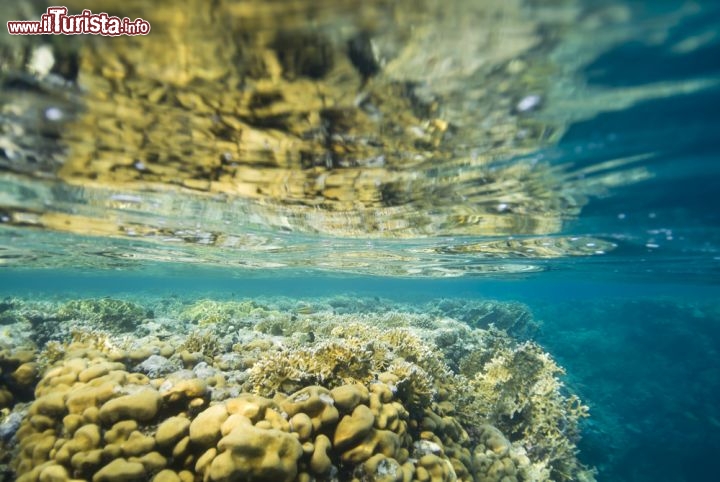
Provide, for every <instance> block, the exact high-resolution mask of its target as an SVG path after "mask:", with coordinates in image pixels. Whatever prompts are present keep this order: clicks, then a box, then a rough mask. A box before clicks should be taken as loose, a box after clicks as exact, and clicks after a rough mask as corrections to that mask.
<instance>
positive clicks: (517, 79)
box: [0, 0, 708, 276]
mask: <svg viewBox="0 0 720 482" xmlns="http://www.w3.org/2000/svg"><path fill="white" fill-rule="evenodd" d="M100 5H101V7H100ZM100 5H98V6H94V7H93V8H94V11H95V10H97V11H100V8H102V10H103V11H107V12H108V13H111V14H115V15H119V16H120V17H123V16H127V17H129V18H137V17H142V18H144V19H146V20H148V21H149V22H150V23H151V25H152V31H151V33H150V35H148V36H141V37H116V38H101V37H91V36H78V37H73V38H70V37H61V36H54V37H52V38H45V37H43V38H41V37H37V38H35V37H12V38H11V37H10V36H8V35H5V36H3V37H2V44H1V45H0V47H1V48H2V50H1V53H2V58H1V59H0V66H1V67H2V89H1V90H0V109H1V110H0V127H1V129H2V131H1V134H0V148H1V149H2V153H3V156H0V168H2V171H1V172H0V185H2V195H1V197H0V210H2V221H3V222H4V225H5V227H4V228H3V230H2V231H0V235H1V236H2V238H0V239H2V241H0V243H2V248H3V251H2V252H3V253H4V254H3V258H2V260H3V263H4V264H6V265H28V264H32V265H40V266H47V265H52V266H57V265H91V266H129V265H132V263H133V261H135V260H172V261H178V260H179V261H188V262H199V263H207V264H230V265H237V266H246V267H320V268H327V269H340V270H345V271H348V270H350V271H359V272H367V273H375V274H397V275H430V276H458V275H462V274H466V273H478V272H486V271H490V272H493V271H532V270H536V269H541V267H540V265H538V264H536V263H534V262H533V261H537V260H542V259H545V258H555V257H567V256H599V255H602V254H604V253H606V252H608V251H611V250H612V249H613V247H614V244H613V242H612V241H609V240H604V239H599V238H598V239H596V238H592V237H585V236H572V235H568V233H566V232H564V227H565V226H566V225H567V223H568V221H571V220H573V219H575V218H576V217H577V216H578V215H579V214H580V212H581V209H582V208H583V206H584V205H585V204H586V203H587V200H588V198H589V197H590V196H593V195H599V194H605V193H607V192H608V189H609V188H613V187H615V186H620V185H625V184H628V183H631V182H638V181H641V180H644V179H648V178H650V177H651V175H652V173H651V172H650V171H649V170H648V169H647V167H646V165H645V163H644V162H645V161H646V160H647V159H650V158H652V152H649V151H648V152H643V153H642V154H640V155H635V156H624V155H615V154H613V153H612V152H611V151H608V152H605V153H603V154H601V155H599V156H597V157H596V158H595V159H594V160H593V162H592V163H590V164H587V163H586V164H585V165H580V164H573V163H571V162H569V161H568V155H567V154H568V153H567V152H565V151H563V150H558V149H556V146H557V143H558V141H559V140H560V139H561V138H562V136H563V134H564V132H565V131H566V129H567V127H568V125H570V123H571V122H572V121H573V120H578V119H584V118H588V117H591V116H592V115H594V114H596V113H597V112H599V111H601V110H604V109H621V108H624V107H627V106H629V105H633V103H634V102H636V101H638V100H641V99H647V98H653V97H661V96H668V95H673V94H674V93H676V92H689V91H694V90H697V89H701V88H705V87H706V86H707V85H708V82H707V81H703V80H702V79H689V80H687V79H686V80H685V81H683V82H676V83H672V82H671V83H665V84H662V85H652V86H647V87H646V88H638V87H633V88H627V89H614V90H605V91H597V92H593V91H591V90H589V89H586V88H584V87H583V86H582V82H583V80H582V78H581V76H580V74H579V73H578V72H577V69H579V68H580V67H581V66H583V65H584V64H586V63H588V62H590V61H591V60H593V59H594V58H596V57H597V56H598V55H600V54H601V53H602V52H603V50H605V49H608V48H610V47H611V46H613V45H615V44H617V43H618V42H620V41H624V40H627V37H628V35H630V32H629V30H628V28H627V27H628V25H630V24H631V22H632V12H631V11H630V9H629V8H628V7H624V6H620V5H609V6H608V5H605V6H602V7H591V6H589V5H581V4H578V3H577V2H572V1H557V2H550V3H549V4H548V2H535V1H530V0H528V1H525V2H522V1H499V0H498V1H486V2H471V1H467V0H451V1H442V2H441V1H434V0H426V1H422V2H416V1H413V2H410V1H401V2H388V1H380V0H375V1H369V2H362V3H361V4H359V3H358V2H355V1H341V2H330V1H320V2H309V1H274V2H261V1H220V2H204V1H199V0H186V1H185V2H182V6H181V5H179V4H178V3H177V2H170V1H161V2H153V3H148V2H141V1H123V2H115V1H105V2H100ZM46 7H47V5H44V4H42V2H25V3H18V4H13V5H12V8H8V9H6V10H7V11H6V12H5V13H4V14H3V15H4V16H6V17H7V19H21V18H30V19H34V18H39V14H40V13H41V12H44V9H45V8H46ZM68 7H69V8H70V10H71V12H73V9H76V10H77V11H80V10H81V9H82V8H87V5H86V4H85V3H83V2H81V1H78V0H72V1H70V2H69V3H68ZM690 13H692V12H690V11H688V12H685V11H684V10H683V9H680V10H678V11H676V12H673V13H672V14H668V15H666V16H665V17H663V18H662V19H660V20H658V21H657V22H656V25H655V27H654V28H656V29H658V30H662V28H664V26H665V25H666V24H667V25H671V24H672V23H673V22H676V21H678V19H679V18H682V17H683V16H684V15H689V14H690ZM601 34H602V35H601ZM593 36H596V38H598V40H597V41H591V40H590V39H591V38H593ZM688 45H689V44H688ZM688 48H689V47H688ZM691 50H692V49H691ZM579 99H582V102H581V101H579ZM602 147H603V146H602V145H600V146H599V147H598V146H597V145H596V146H595V149H601V150H602ZM575 148H576V151H575V152H576V153H577V152H578V151H577V149H586V150H587V149H591V150H592V148H593V146H592V145H590V146H588V145H579V146H576V147H575ZM571 153H572V152H571ZM508 236H510V238H508ZM391 238H392V239H393V240H394V241H391V240H390V239H391ZM398 238H402V239H403V241H399V240H398ZM70 247H72V249H68V248H70ZM98 255H100V256H98ZM458 255H461V256H458Z"/></svg>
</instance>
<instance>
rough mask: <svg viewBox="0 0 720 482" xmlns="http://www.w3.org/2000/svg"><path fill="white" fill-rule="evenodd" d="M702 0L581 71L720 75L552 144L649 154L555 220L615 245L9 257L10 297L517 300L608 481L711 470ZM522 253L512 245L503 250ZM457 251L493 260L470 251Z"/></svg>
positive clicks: (593, 83) (566, 156)
mask: <svg viewBox="0 0 720 482" xmlns="http://www.w3.org/2000/svg"><path fill="white" fill-rule="evenodd" d="M626 3H627V4H628V5H629V6H630V8H631V9H633V10H634V11H635V12H636V15H638V16H639V18H640V19H644V20H643V21H641V22H640V23H638V28H639V29H640V30H641V27H645V26H647V25H648V24H650V23H652V20H653V19H654V18H656V17H659V16H661V15H663V14H665V13H668V12H672V11H674V9H677V8H679V6H681V5H683V4H684V2H679V1H677V2H676V1H660V2H626ZM697 4H698V5H699V7H698V13H697V14H696V15H689V16H686V17H684V18H683V19H682V20H681V21H679V22H678V24H677V25H675V26H674V27H673V28H671V29H670V30H669V31H668V32H667V35H665V36H664V37H663V38H660V39H654V40H653V41H652V42H651V41H646V39H643V38H642V37H641V36H638V38H636V39H635V40H633V41H630V42H627V43H623V44H621V45H618V46H615V47H612V48H610V49H609V50H607V51H605V52H603V53H602V54H601V55H599V56H598V57H597V58H596V59H594V60H593V61H592V62H590V63H589V64H587V65H586V66H585V67H584V68H583V69H582V70H581V71H580V73H579V75H581V76H582V77H583V78H584V79H586V83H587V85H588V86H589V87H593V88H602V89H608V90H610V91H612V90H613V89H623V88H633V87H639V86H647V85H650V84H657V83H662V82H679V81H683V80H690V79H700V78H702V79H712V80H713V82H714V83H711V84H709V86H708V87H705V88H702V89H699V90H695V91H692V92H686V93H683V92H680V93H675V94H673V95H669V96H661V97H656V98H652V99H647V100H642V101H639V102H636V103H634V104H633V105H631V106H629V107H625V108H621V109H617V110H610V111H608V112H601V113H598V114H596V115H594V116H592V117H591V118H589V119H584V120H580V121H577V122H574V123H573V124H572V125H571V126H570V128H569V129H568V130H567V132H566V133H565V134H564V135H563V137H562V138H561V139H560V141H559V142H558V143H557V144H556V145H553V146H550V147H548V148H546V149H545V150H544V151H543V153H544V156H545V157H546V158H547V159H550V160H551V162H553V163H557V164H562V163H563V162H572V163H573V164H574V166H575V167H577V168H578V169H579V168H582V167H586V166H593V165H596V164H598V163H599V162H602V161H605V160H608V159H613V158H620V157H629V156H633V155H639V154H646V153H648V152H651V153H652V156H651V157H650V158H648V159H647V160H645V161H642V162H641V163H640V165H641V166H642V167H643V168H645V169H647V170H648V171H649V172H651V173H652V177H650V178H649V179H646V180H643V181H641V182H639V183H632V184H628V185H623V186H619V187H613V188H611V189H609V190H608V191H607V192H604V193H602V194H599V195H595V196H593V197H592V198H591V199H590V201H589V202H588V204H587V205H586V206H585V207H584V208H583V210H582V213H581V214H580V215H579V216H578V217H577V218H575V219H569V220H568V221H567V222H566V223H565V224H564V226H563V229H562V232H561V233H557V234H558V235H567V236H592V237H596V238H598V239H602V240H607V241H610V242H612V243H615V244H616V245H617V247H616V249H614V250H613V251H611V252H609V253H607V254H604V255H602V256H598V257H572V256H566V257H559V258H553V259H533V260H531V261H532V265H533V266H534V267H536V268H538V269H534V270H531V271H528V272H521V273H505V274H499V275H496V276H472V275H471V276H465V277H462V278H458V279H411V278H409V277H390V276H374V277H367V276H361V275H351V274H344V273H342V272H327V271H316V270H313V269H312V268H310V267H309V268H307V269H304V268H302V267H301V268H293V269H290V268H288V269H281V270H276V271H273V270H261V271H258V270H251V271H239V270H236V269H224V268H222V267H217V266H202V265H192V264H182V263H178V264H171V263H166V264H150V263H145V264H142V263H140V264H138V265H136V266H132V267H130V268H129V269H128V267H127V266H124V265H123V266H122V269H118V270H115V271H113V270H107V269H105V270H99V271H95V270H93V269H91V268H82V269H71V268H67V269H37V270H32V269H23V267H13V268H6V269H4V270H2V271H0V296H11V295H21V296H54V295H59V294H68V293H70V294H77V293H82V295H83V296H88V297H90V296H115V297H122V296H123V295H132V294H137V293H145V294H152V295H157V296H170V295H177V296H183V295H185V296H193V297H200V296H213V297H218V298H248V297H253V296H267V295H270V296H272V295H282V296H289V297H297V298H301V299H302V298H309V297H319V296H332V295H347V294H352V295H357V296H364V297H376V296H377V297H381V298H384V299H389V300H397V301H401V302H417V303H425V302H427V301H430V300H433V299H438V298H453V297H457V298H466V299H475V298H477V299H499V300H513V301H521V302H523V303H526V304H527V305H528V306H529V307H530V308H531V309H532V311H533V313H534V315H535V318H536V319H537V320H540V321H541V328H540V331H539V333H538V334H537V336H536V339H537V341H538V342H539V343H540V344H541V345H543V347H545V348H546V349H547V350H548V351H549V352H550V353H551V354H552V355H553V356H555V357H556V358H557V360H558V361H559V363H560V364H561V365H562V366H563V367H565V369H566V371H567V374H566V376H565V379H564V380H565V382H566V384H567V385H568V387H570V388H571V389H572V390H573V391H575V392H576V393H578V394H579V395H580V396H581V398H582V399H583V400H584V401H585V402H586V403H587V404H588V405H589V407H590V412H591V417H590V419H589V420H587V421H586V422H584V426H583V439H582V441H581V442H580V445H579V447H580V450H581V453H580V459H581V460H582V461H583V462H585V463H587V464H589V465H592V466H595V467H597V468H598V470H599V473H598V476H597V477H598V480H599V481H605V482H610V481H612V482H651V481H652V482H657V481H668V482H696V481H712V480H717V479H718V477H717V474H716V473H717V469H715V467H714V464H715V462H716V459H717V455H718V454H720V83H719V82H718V80H720V3H718V2H714V1H712V2H711V1H706V2H698V3H697ZM705 32H710V33H711V34H712V33H713V32H714V35H711V36H710V37H709V38H710V40H708V41H707V42H706V43H704V44H703V45H702V46H701V47H699V48H697V49H694V50H692V51H691V52H689V53H686V54H682V55H680V54H677V53H673V46H675V45H676V44H677V43H678V42H680V41H682V40H683V39H687V38H689V37H692V36H694V35H699V34H701V33H705ZM318 239H319V240H320V238H318ZM321 240H322V241H323V242H329V243H332V242H333V241H332V238H322V239H321ZM311 241H312V238H311ZM455 241H462V237H459V238H457V239H455ZM310 244H312V243H310ZM389 246H390V248H391V249H392V246H393V245H392V244H390V245H389ZM398 246H399V245H398ZM398 249H399V248H398ZM525 261H526V260H524V259H522V258H519V257H513V258H511V259H509V261H508V263H510V264H512V263H523V262H525ZM458 262H459V263H463V262H464V263H469V264H473V263H482V262H483V261H482V260H478V259H474V258H473V257H472V256H471V255H467V257H466V258H465V259H462V258H461V259H460V260H459V261H458Z"/></svg>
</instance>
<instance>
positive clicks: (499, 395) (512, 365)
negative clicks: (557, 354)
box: [466, 342, 587, 480]
mask: <svg viewBox="0 0 720 482" xmlns="http://www.w3.org/2000/svg"><path fill="white" fill-rule="evenodd" d="M562 373H563V370H562V368H560V367H559V366H558V365H557V364H556V363H555V362H554V361H553V360H552V359H551V358H550V356H549V355H548V354H547V353H545V352H543V351H542V349H540V347H538V346H537V345H536V344H534V343H529V342H528V343H523V344H521V345H519V346H517V347H515V348H512V349H509V348H505V349H502V350H500V351H499V352H498V353H496V354H495V356H494V357H493V358H492V359H491V360H490V361H489V362H487V363H486V364H485V366H484V367H483V369H482V370H481V371H479V372H478V373H477V374H475V376H474V378H473V379H472V380H471V381H470V387H471V389H472V394H473V398H474V401H473V402H472V404H471V405H470V406H469V407H466V408H471V411H470V412H466V416H468V419H469V420H472V419H475V420H477V421H480V420H482V419H484V420H486V421H488V422H490V423H492V424H493V425H494V426H496V427H498V428H499V429H500V430H502V432H503V433H504V434H506V435H507V436H508V437H509V438H510V440H511V441H513V442H516V443H518V444H520V445H521V446H522V447H523V448H524V449H525V450H526V451H527V453H528V455H529V456H530V457H531V458H532V459H533V460H534V461H540V462H541V463H542V464H544V465H545V466H546V467H548V469H549V470H550V471H551V475H552V477H553V478H554V479H555V480H569V479H570V478H571V475H569V474H574V473H576V472H578V471H582V468H581V467H579V466H578V463H577V459H576V457H575V445H574V444H575V442H576V440H577V438H578V433H579V431H578V423H579V420H580V419H581V418H583V417H585V416H587V407H585V406H584V405H582V404H581V403H580V401H579V400H578V399H577V397H575V396H566V395H565V394H564V393H563V390H562V389H563V385H562V383H561V382H560V380H559V379H558V375H560V374H562Z"/></svg>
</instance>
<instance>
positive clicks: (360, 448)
mask: <svg viewBox="0 0 720 482" xmlns="http://www.w3.org/2000/svg"><path fill="white" fill-rule="evenodd" d="M341 304H342V305H343V306H345V307H346V308H345V309H344V311H345V310H347V312H345V313H343V314H337V313H334V312H333V309H332V308H331V307H330V308H329V306H330V303H324V302H322V303H320V302H319V303H302V304H298V303H288V302H287V301H279V302H277V303H275V304H273V303H264V304H260V303H256V302H229V303H226V302H216V301H213V300H201V301H199V302H198V303H195V304H193V305H190V307H189V308H188V306H187V305H186V306H182V307H178V306H174V308H173V309H175V310H178V311H177V312H176V313H175V315H173V314H172V313H170V312H168V313H166V315H167V316H168V317H167V319H166V318H162V317H160V318H156V319H155V320H154V321H155V323H157V324H158V326H157V327H156V333H157V334H159V336H156V335H155V334H148V335H146V336H143V337H133V336H127V335H123V334H122V333H121V332H117V331H115V332H111V331H103V330H100V329H95V330H90V331H88V330H83V329H75V331H74V332H73V335H72V336H70V337H69V338H68V339H67V340H65V341H62V342H59V341H58V342H51V343H48V344H46V345H45V347H44V350H42V351H40V352H38V351H32V350H27V351H26V352H22V351H21V350H17V349H14V348H13V349H6V350H4V351H2V352H0V368H2V372H1V373H0V380H2V381H3V383H10V381H11V380H12V381H14V383H20V382H22V384H24V385H23V386H25V387H26V389H25V393H26V396H25V399H24V400H25V401H27V402H29V403H28V404H23V403H18V402H20V401H22V400H16V399H15V398H9V399H7V400H6V408H5V413H4V415H3V419H2V420H0V422H2V423H0V433H2V434H4V435H3V436H2V440H1V441H0V443H3V444H5V445H4V451H5V453H7V454H9V456H10V459H9V460H6V461H5V462H9V463H10V466H11V467H12V470H13V471H14V474H15V476H16V477H17V480H18V481H20V482H26V481H36V480H37V481H45V480H92V481H93V482H98V481H107V482H115V481H121V480H122V481H127V480H154V481H159V482H161V481H199V480H203V481H208V482H214V481H218V482H219V481H231V480H253V481H259V482H262V481H268V482H269V481H312V480H316V481H333V480H342V481H344V480H347V481H357V482H360V481H398V482H400V481H402V482H405V481H408V482H410V481H468V482H469V481H482V482H495V481H497V482H531V481H532V482H544V481H548V482H549V481H566V480H583V481H591V480H594V479H593V473H592V471H591V470H589V469H588V468H587V467H585V466H583V465H582V464H581V463H580V462H579V461H578V459H577V455H576V446H575V443H576V441H577V439H578V436H579V428H578V422H579V420H580V419H581V418H582V417H584V416H585V415H586V413H587V412H586V408H585V407H584V406H583V405H582V404H581V403H580V401H579V400H578V399H577V398H576V397H574V396H573V395H570V394H567V393H566V392H565V391H564V390H563V387H562V384H561V382H560V380H559V378H558V376H560V375H561V374H562V369H561V368H560V367H559V366H558V365H557V364H556V363H555V362H554V361H553V360H552V359H551V358H550V356H549V355H548V354H547V353H545V352H544V351H542V349H541V348H540V347H539V346H538V345H536V344H533V343H530V342H522V343H521V342H518V341H516V340H515V339H513V338H512V337H510V336H509V335H508V334H507V332H506V331H504V330H501V329H499V328H491V329H487V330H486V329H480V328H473V327H470V326H468V324H466V323H464V322H460V321H456V320H452V319H449V318H447V316H445V315H443V316H432V315H429V314H423V313H417V312H412V311H403V310H402V309H400V307H396V308H395V309H393V310H381V311H379V312H375V313H373V312H371V311H369V310H368V308H367V304H361V307H362V309H361V312H352V311H351V310H350V309H349V308H348V306H349V305H348V304H347V302H346V300H343V302H342V303H341ZM59 306H60V308H63V309H64V308H65V307H67V306H74V304H71V303H70V302H68V303H64V304H62V305H59ZM79 306H86V305H82V304H80V305H79ZM116 306H118V307H120V306H124V305H116ZM134 306H138V308H140V310H141V311H142V312H143V313H147V310H146V309H145V308H143V307H140V306H139V305H134ZM66 311H67V310H66ZM87 311H88V312H90V313H94V312H95V311H94V310H93V309H89V310H87ZM117 311H120V312H123V313H124V312H125V311H126V309H118V310H117ZM180 313H184V315H181V314H180ZM173 316H175V318H173ZM181 316H185V318H184V321H183V320H180V322H181V323H183V322H184V323H186V325H183V326H190V327H194V328H193V329H190V330H189V331H184V332H177V330H176V331H175V332H174V333H173V332H172V330H171V329H170V327H171V326H172V324H173V323H178V321H177V318H181ZM101 318H102V317H100V316H99V317H98V323H100V324H101V325H102V324H103V323H104V321H102V319H101ZM209 320H213V321H209ZM188 324H189V325H188ZM77 326H79V327H82V326H85V325H82V324H78V325H77ZM273 327H276V328H273ZM230 347H232V349H231V348H230ZM38 380H39V381H38ZM0 388H2V387H0ZM17 390H18V388H17V386H12V390H10V389H7V390H5V391H6V392H8V393H11V394H12V395H11V396H14V395H15V393H16V391H17ZM33 390H34V391H33ZM0 393H5V392H0ZM2 462H3V461H0V464H1V463H2Z"/></svg>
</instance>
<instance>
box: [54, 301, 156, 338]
mask: <svg viewBox="0 0 720 482" xmlns="http://www.w3.org/2000/svg"><path fill="white" fill-rule="evenodd" d="M148 315H150V313H148V311H147V310H145V309H143V308H142V307H141V306H139V305H137V304H135V303H132V302H130V301H125V300H116V299H112V298H102V299H87V300H72V301H68V302H67V303H65V304H64V305H62V306H61V307H60V308H59V309H58V310H57V318H58V319H59V320H84V321H88V322H91V323H93V325H94V326H97V327H100V328H104V329H107V330H111V331H118V330H119V331H132V330H134V329H135V328H137V326H138V325H139V324H140V323H141V322H142V320H143V319H145V318H147V317H149V316H148ZM150 317H151V316H150Z"/></svg>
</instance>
